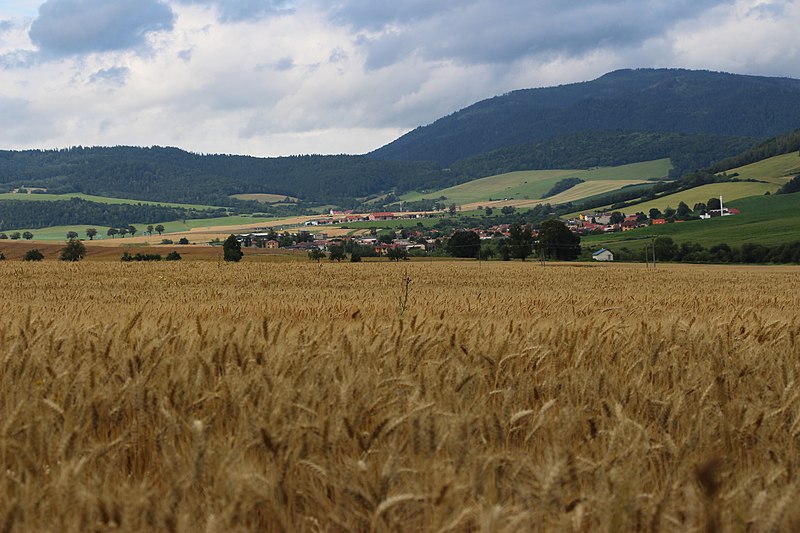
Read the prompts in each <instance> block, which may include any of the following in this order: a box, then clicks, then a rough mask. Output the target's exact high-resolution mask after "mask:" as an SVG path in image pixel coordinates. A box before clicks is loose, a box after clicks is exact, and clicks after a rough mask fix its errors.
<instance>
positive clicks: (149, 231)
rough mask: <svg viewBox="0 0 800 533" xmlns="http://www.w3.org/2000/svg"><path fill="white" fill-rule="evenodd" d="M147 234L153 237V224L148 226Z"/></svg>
mask: <svg viewBox="0 0 800 533" xmlns="http://www.w3.org/2000/svg"><path fill="white" fill-rule="evenodd" d="M147 233H148V234H149V235H152V234H153V225H152V224H148V225H147Z"/></svg>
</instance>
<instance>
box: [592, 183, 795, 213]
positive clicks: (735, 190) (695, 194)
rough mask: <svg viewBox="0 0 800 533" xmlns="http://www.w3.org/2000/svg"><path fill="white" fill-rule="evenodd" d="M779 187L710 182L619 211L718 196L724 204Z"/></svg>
mask: <svg viewBox="0 0 800 533" xmlns="http://www.w3.org/2000/svg"><path fill="white" fill-rule="evenodd" d="M779 188H780V185H777V184H774V183H758V182H750V181H742V182H725V183H711V184H708V185H701V186H699V187H695V188H693V189H689V190H686V191H681V192H677V193H674V194H669V195H667V196H662V197H661V198H658V199H656V200H649V201H647V202H642V203H639V204H634V205H632V206H630V207H626V208H624V209H622V210H621V211H624V212H626V213H638V212H642V213H645V214H646V213H648V212H649V211H650V209H652V208H656V209H659V210H661V211H664V210H665V209H666V208H667V207H672V208H673V209H674V208H677V207H678V204H679V203H680V202H685V203H686V205H688V206H689V207H694V205H695V204H697V203H701V202H702V203H706V202H708V200H709V198H719V197H720V196H722V200H723V202H725V205H728V202H729V201H733V200H738V199H740V198H747V197H748V196H763V195H764V193H767V192H769V193H774V192H775V191H777V190H778V189H779ZM608 208H609V206H607V207H605V208H602V207H598V208H596V209H590V210H588V211H592V212H594V211H603V210H604V209H608Z"/></svg>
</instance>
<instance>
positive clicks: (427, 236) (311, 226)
mask: <svg viewBox="0 0 800 533" xmlns="http://www.w3.org/2000/svg"><path fill="white" fill-rule="evenodd" d="M712 200H716V199H712ZM709 205H714V207H715V208H713V209H707V205H706V204H697V205H695V207H694V209H691V208H688V206H686V204H684V203H683V202H681V204H680V205H679V207H678V209H671V208H667V209H665V212H664V213H662V212H661V211H660V210H658V209H650V210H649V212H648V213H647V214H645V213H643V212H637V213H635V214H632V215H626V214H625V213H622V212H619V211H613V212H612V211H594V212H586V213H580V214H578V215H577V216H572V217H567V218H565V219H563V220H562V221H563V222H564V223H565V225H566V227H567V228H568V229H569V230H570V231H571V232H573V233H574V234H576V235H579V236H584V235H597V234H605V233H616V232H626V231H631V230H634V229H636V228H641V227H647V226H658V225H664V224H671V223H683V222H686V221H687V220H707V219H710V218H715V217H724V216H732V215H737V214H739V211H738V210H737V209H729V208H727V207H724V204H723V198H722V197H720V198H719V203H718V204H716V203H713V202H711V201H709ZM445 218H446V211H433V212H384V211H376V212H372V213H356V212H355V211H335V210H331V211H329V213H328V214H327V215H323V216H320V217H318V218H313V219H311V220H307V221H305V222H304V223H303V224H302V226H301V227H302V229H295V230H294V231H291V230H290V229H289V228H278V229H276V228H272V227H263V228H254V229H253V231H252V232H248V233H240V234H238V235H237V236H236V237H237V240H239V242H240V243H241V244H242V246H244V247H257V248H266V249H282V250H295V251H307V252H308V251H312V250H319V251H322V252H327V251H330V250H331V247H333V246H341V247H346V248H348V249H353V248H354V247H358V248H359V249H360V251H361V253H362V254H364V255H368V256H386V255H391V251H393V250H401V251H403V252H405V253H406V254H410V255H426V254H428V253H432V252H436V251H437V250H439V249H441V247H442V244H443V242H445V241H446V240H447V239H448V238H449V237H450V236H451V235H452V234H453V233H454V232H455V231H471V232H474V233H476V234H477V235H478V237H479V238H480V239H481V241H491V240H493V239H504V238H507V237H509V234H510V228H511V223H500V224H491V225H490V224H488V223H487V224H484V225H480V226H471V227H468V226H466V225H463V226H459V225H458V224H456V225H450V226H448V227H441V228H440V227H428V226H426V225H425V224H423V223H422V222H421V221H422V220H423V219H443V220H444V219H445ZM403 220H418V223H417V224H416V225H415V226H411V227H400V228H396V229H395V230H392V229H389V228H388V227H384V228H381V225H380V224H379V223H381V222H395V221H403ZM364 222H375V223H376V224H375V226H371V227H369V228H363V223H364ZM487 222H488V221H487ZM355 223H358V224H359V225H360V227H361V228H362V229H352V230H350V228H349V226H348V225H352V224H355ZM326 227H330V228H331V230H329V231H325V229H324V228H326ZM334 228H335V229H334ZM342 230H345V232H344V233H343V232H342ZM348 230H349V231H348ZM531 234H532V237H533V238H534V239H536V237H538V231H537V230H536V229H532V231H531ZM592 258H593V259H594V260H596V261H613V260H614V257H613V254H612V253H611V252H610V251H608V250H606V249H601V250H598V251H596V252H594V253H593V254H592Z"/></svg>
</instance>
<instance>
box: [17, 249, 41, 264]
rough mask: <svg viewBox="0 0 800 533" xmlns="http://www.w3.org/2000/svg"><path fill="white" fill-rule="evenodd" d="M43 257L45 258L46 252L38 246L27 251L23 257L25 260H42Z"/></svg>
mask: <svg viewBox="0 0 800 533" xmlns="http://www.w3.org/2000/svg"><path fill="white" fill-rule="evenodd" d="M42 259H44V254H43V253H42V252H40V251H39V250H37V249H36V248H34V249H33V250H28V251H27V252H25V256H24V257H23V258H22V260H23V261H41V260H42Z"/></svg>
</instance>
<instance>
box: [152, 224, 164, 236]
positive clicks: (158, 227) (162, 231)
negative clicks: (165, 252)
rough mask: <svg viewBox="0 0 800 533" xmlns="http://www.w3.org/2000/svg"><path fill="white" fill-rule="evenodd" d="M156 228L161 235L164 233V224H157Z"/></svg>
mask: <svg viewBox="0 0 800 533" xmlns="http://www.w3.org/2000/svg"><path fill="white" fill-rule="evenodd" d="M154 229H155V230H156V232H157V233H158V234H159V235H161V234H162V233H164V226H162V225H161V224H157V225H156V227H155V228H154Z"/></svg>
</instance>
